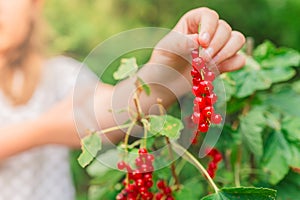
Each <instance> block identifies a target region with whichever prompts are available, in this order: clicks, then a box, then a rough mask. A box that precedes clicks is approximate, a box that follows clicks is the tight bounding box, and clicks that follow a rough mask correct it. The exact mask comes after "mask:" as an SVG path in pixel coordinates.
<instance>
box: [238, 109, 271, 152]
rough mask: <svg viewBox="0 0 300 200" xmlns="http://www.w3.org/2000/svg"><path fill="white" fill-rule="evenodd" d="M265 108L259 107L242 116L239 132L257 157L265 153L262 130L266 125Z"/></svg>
mask: <svg viewBox="0 0 300 200" xmlns="http://www.w3.org/2000/svg"><path fill="white" fill-rule="evenodd" d="M263 112H264V109H263V108H260V107H257V108H254V109H252V110H251V111H250V112H249V113H248V114H247V115H245V116H242V117H241V118H240V128H239V132H240V134H241V135H242V140H243V142H244V144H246V146H247V147H248V148H249V150H250V151H251V152H252V153H253V154H254V155H256V156H257V157H260V156H262V154H263V140H262V131H263V129H264V127H265V124H266V123H265V121H266V119H265V117H264V116H263Z"/></svg>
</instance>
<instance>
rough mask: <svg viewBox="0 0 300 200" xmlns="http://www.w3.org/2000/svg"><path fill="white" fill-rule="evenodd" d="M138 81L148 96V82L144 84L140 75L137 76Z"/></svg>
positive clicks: (149, 92)
mask: <svg viewBox="0 0 300 200" xmlns="http://www.w3.org/2000/svg"><path fill="white" fill-rule="evenodd" d="M138 81H139V82H140V85H141V86H142V88H143V91H144V92H145V93H146V94H147V96H149V95H150V94H151V89H150V86H149V85H148V84H146V83H145V82H144V80H143V79H141V78H140V77H138Z"/></svg>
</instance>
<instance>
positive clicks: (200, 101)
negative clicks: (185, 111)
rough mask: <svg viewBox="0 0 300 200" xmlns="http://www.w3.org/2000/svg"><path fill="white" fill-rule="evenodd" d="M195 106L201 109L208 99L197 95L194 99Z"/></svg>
mask: <svg viewBox="0 0 300 200" xmlns="http://www.w3.org/2000/svg"><path fill="white" fill-rule="evenodd" d="M194 106H195V107H197V106H198V107H199V108H200V109H201V108H204V107H205V106H206V100H205V98H204V97H195V99H194Z"/></svg>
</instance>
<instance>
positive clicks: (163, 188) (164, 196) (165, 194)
mask: <svg viewBox="0 0 300 200" xmlns="http://www.w3.org/2000/svg"><path fill="white" fill-rule="evenodd" d="M156 186H157V188H158V189H159V190H160V191H159V192H158V193H157V194H156V195H155V200H174V197H173V196H172V189H171V188H170V187H169V186H167V185H166V183H165V181H163V180H159V181H157V184H156Z"/></svg>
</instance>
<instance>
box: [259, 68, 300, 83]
mask: <svg viewBox="0 0 300 200" xmlns="http://www.w3.org/2000/svg"><path fill="white" fill-rule="evenodd" d="M262 74H263V75H264V76H265V77H268V79H269V80H271V81H272V83H277V82H281V81H287V80H290V79H291V78H292V77H294V76H295V74H296V70H294V69H293V68H281V67H274V68H272V69H270V70H269V69H267V70H263V72H262Z"/></svg>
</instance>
